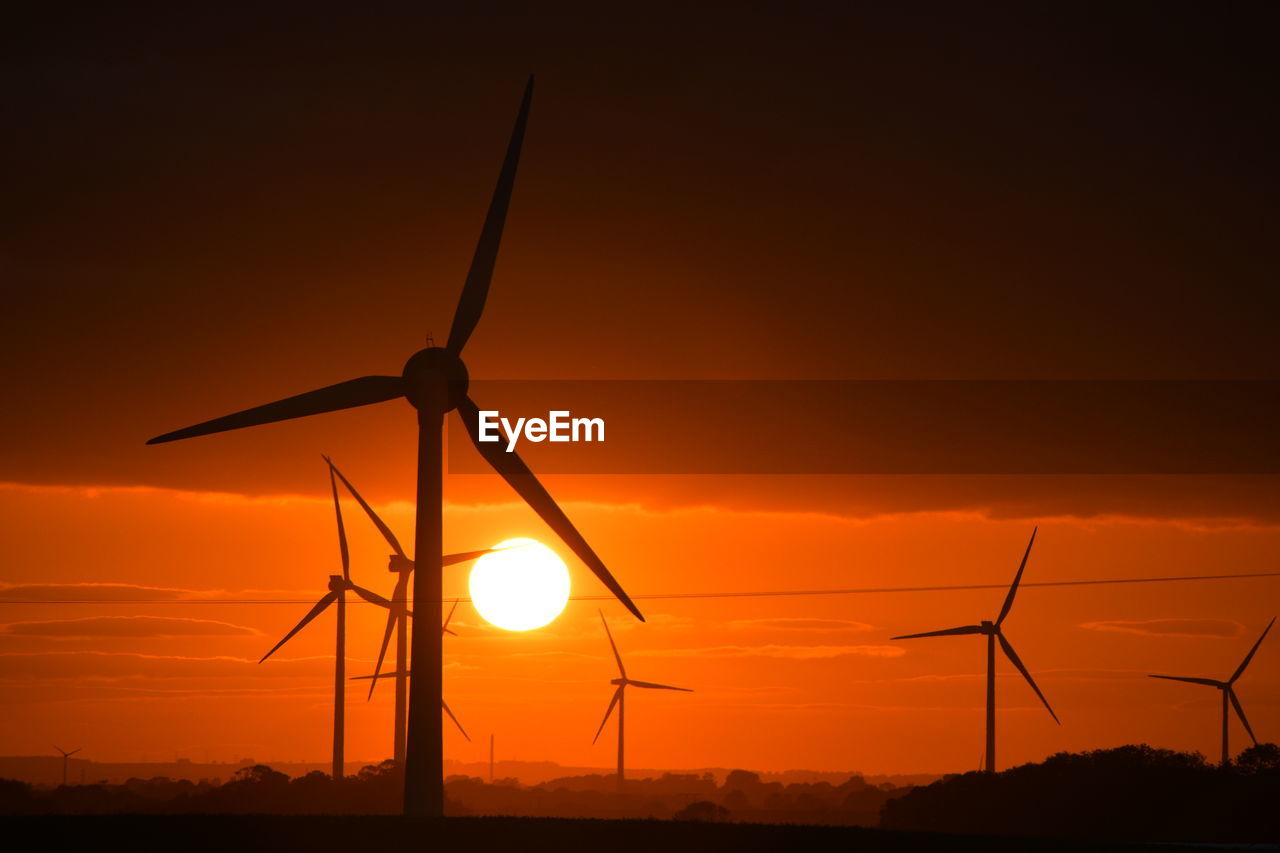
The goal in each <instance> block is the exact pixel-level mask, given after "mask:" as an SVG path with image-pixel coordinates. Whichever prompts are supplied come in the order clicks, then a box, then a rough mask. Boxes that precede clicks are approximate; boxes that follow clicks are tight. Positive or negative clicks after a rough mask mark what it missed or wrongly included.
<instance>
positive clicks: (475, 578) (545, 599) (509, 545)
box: [470, 539, 569, 631]
mask: <svg viewBox="0 0 1280 853" xmlns="http://www.w3.org/2000/svg"><path fill="white" fill-rule="evenodd" d="M494 547H495V548H501V549H503V550H501V551H494V552H493V553H492V554H485V555H484V556H483V557H481V558H480V559H478V560H476V562H475V565H474V566H472V568H471V583H470V586H471V601H472V603H473V604H474V605H475V608H476V610H478V611H480V615H481V616H483V617H484V618H485V619H486V620H488V621H489V622H491V623H492V624H494V625H497V626H498V627H499V628H505V629H506V630H508V631H529V630H532V629H534V628H541V627H542V626H543V625H546V624H549V623H550V622H551V621H552V620H553V619H555V618H556V617H557V616H559V615H560V612H561V611H562V610H564V606H565V604H567V603H568V601H569V570H568V568H566V567H565V564H564V561H563V560H561V559H560V558H559V557H558V556H556V553H555V552H554V551H552V550H551V549H550V548H548V547H547V546H546V545H543V544H542V543H541V542H537V541H535V540H533V539H508V540H507V541H506V542H502V543H499V544H498V545H495V546H494Z"/></svg>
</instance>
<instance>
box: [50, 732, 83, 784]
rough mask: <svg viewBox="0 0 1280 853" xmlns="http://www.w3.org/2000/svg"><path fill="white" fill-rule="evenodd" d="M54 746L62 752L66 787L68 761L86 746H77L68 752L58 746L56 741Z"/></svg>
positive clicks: (63, 777)
mask: <svg viewBox="0 0 1280 853" xmlns="http://www.w3.org/2000/svg"><path fill="white" fill-rule="evenodd" d="M53 748H54V749H56V750H58V752H61V753H62V787H64V788H65V787H67V761H68V760H69V759H70V758H71V756H73V755H75V754H76V753H77V752H79V751H80V750H82V749H84V747H83V746H77V747H76V748H75V749H73V750H71V751H70V752H67V751H66V750H65V749H63V748H62V747H60V746H58V745H57V744H56V743H55V744H54V745H53Z"/></svg>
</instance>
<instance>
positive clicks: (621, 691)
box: [591, 613, 693, 793]
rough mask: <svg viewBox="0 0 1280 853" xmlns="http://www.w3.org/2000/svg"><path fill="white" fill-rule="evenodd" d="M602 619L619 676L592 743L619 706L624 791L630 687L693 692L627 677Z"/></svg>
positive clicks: (602, 614)
mask: <svg viewBox="0 0 1280 853" xmlns="http://www.w3.org/2000/svg"><path fill="white" fill-rule="evenodd" d="M600 621H601V622H602V623H603V624H604V633H605V636H606V637H608V638H609V648H611V649H613V659H614V660H616V661H617V662H618V677H617V678H615V679H613V680H612V681H610V682H609V683H610V684H616V685H617V686H618V689H617V690H615V691H613V698H612V699H610V700H609V707H608V708H607V709H606V710H605V712H604V719H603V720H601V721H600V728H598V729H596V736H595V737H593V738H592V739H591V742H592V743H595V742H596V741H598V740H600V733H601V732H603V731H604V725H605V723H607V722H609V715H610V714H612V713H613V708H614V706H615V705H616V706H617V708H618V791H619V793H621V791H622V783H623V779H624V776H623V745H624V741H625V737H624V735H625V729H624V725H623V723H624V714H625V711H626V698H627V688H628V687H643V688H644V689H646V690H679V691H681V692H683V693H692V692H693V691H692V690H690V689H689V688H688V687H672V686H671V685H669V684H654V683H653V682H652V681H636V680H635V679H634V678H628V677H627V668H626V667H625V666H623V665H622V655H620V654H618V646H617V644H616V643H614V642H613V634H612V633H611V632H610V631H609V623H608V622H607V621H605V618H604V613H601V614H600Z"/></svg>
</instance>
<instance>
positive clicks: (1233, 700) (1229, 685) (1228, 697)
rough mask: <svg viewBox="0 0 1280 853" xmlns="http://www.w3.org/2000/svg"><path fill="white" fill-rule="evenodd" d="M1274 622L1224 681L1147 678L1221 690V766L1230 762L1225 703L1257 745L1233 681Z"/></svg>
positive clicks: (1272, 620)
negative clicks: (1200, 685) (1234, 711)
mask: <svg viewBox="0 0 1280 853" xmlns="http://www.w3.org/2000/svg"><path fill="white" fill-rule="evenodd" d="M1274 624H1276V618H1275V617H1274V616H1272V617H1271V621H1270V622H1268V623H1267V627H1265V628H1263V629H1262V636H1261V637H1259V638H1258V642H1256V643H1254V644H1253V648H1251V649H1249V654H1247V655H1245V656H1244V660H1242V661H1240V665H1239V666H1238V667H1236V671H1235V672H1233V673H1232V674H1231V677H1230V678H1228V679H1227V680H1226V681H1214V680H1213V679H1212V678H1191V677H1188V676H1183V675H1151V676H1148V678H1163V679H1165V680H1167V681H1186V682H1189V683H1191V684H1203V685H1206V686H1208V687H1216V688H1218V689H1219V690H1220V691H1222V766H1223V767H1226V766H1227V765H1228V764H1230V763H1231V750H1230V748H1229V746H1228V744H1227V730H1228V726H1227V723H1228V722H1229V714H1228V712H1227V703H1228V702H1229V703H1230V704H1231V707H1233V708H1235V709H1236V715H1237V716H1238V717H1239V718H1240V722H1242V723H1244V730H1245V731H1246V732H1248V733H1249V738H1250V739H1251V740H1252V741H1253V743H1254V746H1257V744H1258V739H1257V738H1256V737H1254V734H1253V727H1252V726H1250V725H1249V718H1248V717H1246V716H1245V715H1244V706H1242V705H1241V704H1240V699H1239V698H1238V697H1237V696H1236V689H1235V683H1236V682H1237V681H1239V680H1240V676H1242V675H1244V670H1245V667H1247V666H1248V665H1249V661H1251V660H1253V655H1254V652H1256V651H1258V646H1260V645H1262V641H1263V640H1265V639H1266V638H1267V632H1268V631H1270V630H1271V626H1272V625H1274Z"/></svg>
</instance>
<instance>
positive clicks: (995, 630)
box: [978, 619, 1000, 635]
mask: <svg viewBox="0 0 1280 853" xmlns="http://www.w3.org/2000/svg"><path fill="white" fill-rule="evenodd" d="M978 627H979V628H981V629H982V633H983V634H988V635H990V634H999V633H1000V627H999V626H998V625H996V623H994V622H989V621H987V620H986V619H984V620H982V621H981V622H979V623H978Z"/></svg>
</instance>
